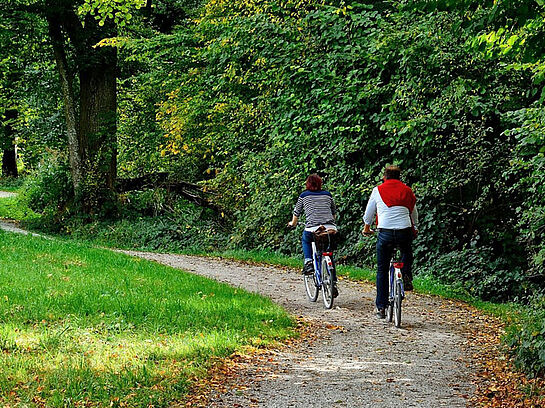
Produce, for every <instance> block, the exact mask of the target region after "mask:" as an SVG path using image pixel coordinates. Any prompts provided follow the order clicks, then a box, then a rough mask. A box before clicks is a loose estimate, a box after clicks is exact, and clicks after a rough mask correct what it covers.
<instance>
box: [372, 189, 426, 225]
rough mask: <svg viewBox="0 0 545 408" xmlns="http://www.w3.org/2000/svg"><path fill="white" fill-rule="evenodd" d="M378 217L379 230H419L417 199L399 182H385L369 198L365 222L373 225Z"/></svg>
mask: <svg viewBox="0 0 545 408" xmlns="http://www.w3.org/2000/svg"><path fill="white" fill-rule="evenodd" d="M375 215H377V216H378V217H377V218H378V221H377V228H386V229H395V230H397V229H405V228H410V227H414V228H415V229H418V227H417V226H418V210H417V209H416V197H415V195H414V193H413V191H412V190H411V188H410V187H408V186H407V185H405V184H403V183H402V182H401V181H399V180H395V179H388V180H384V183H382V184H381V185H380V186H378V187H375V188H374V189H373V192H372V193H371V197H369V201H368V203H367V208H366V209H365V215H364V216H363V221H364V222H365V223H366V224H368V225H371V224H373V221H374V220H375Z"/></svg>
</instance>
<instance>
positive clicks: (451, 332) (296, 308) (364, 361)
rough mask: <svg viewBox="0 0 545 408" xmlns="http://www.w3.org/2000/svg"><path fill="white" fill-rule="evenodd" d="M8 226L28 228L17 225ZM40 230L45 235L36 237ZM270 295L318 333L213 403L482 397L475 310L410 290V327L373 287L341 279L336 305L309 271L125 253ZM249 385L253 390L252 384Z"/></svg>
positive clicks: (382, 407) (449, 402)
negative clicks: (380, 311) (379, 312)
mask: <svg viewBox="0 0 545 408" xmlns="http://www.w3.org/2000/svg"><path fill="white" fill-rule="evenodd" d="M0 228H2V229H6V230H8V231H12V232H18V233H27V232H26V231H24V230H22V229H20V228H18V227H17V226H16V225H14V224H13V223H11V222H7V221H0ZM33 235H37V234H33ZM121 252H125V253H127V254H130V255H132V256H138V257H141V258H146V259H150V260H153V261H156V262H160V263H162V264H166V265H170V266H173V267H175V268H180V269H183V270H186V271H189V272H192V273H196V274H199V275H203V276H207V277H210V278H213V279H216V280H218V281H221V282H225V283H228V284H230V285H233V286H237V287H241V288H244V289H246V290H249V291H252V292H257V293H260V294H262V295H265V296H268V297H269V298H271V299H272V300H273V301H275V302H276V303H279V304H280V305H282V306H283V307H285V308H286V309H287V310H288V311H289V312H291V313H292V314H294V315H295V316H300V317H302V318H304V319H305V320H307V321H309V322H310V323H311V327H312V330H314V331H315V332H316V334H317V335H316V336H308V337H307V338H305V339H304V340H303V341H301V342H298V343H297V344H296V345H295V346H292V347H288V348H285V349H284V350H281V351H277V352H273V355H272V359H269V358H267V359H265V362H264V363H263V362H258V363H248V364H246V366H245V367H244V368H243V369H242V370H241V371H239V373H238V375H237V378H235V379H233V384H236V385H237V386H236V387H231V389H230V390H228V391H227V392H223V393H215V394H214V395H212V396H211V398H210V401H209V402H208V405H207V406H210V407H271V408H272V407H278V408H281V407H282V408H284V407H325V406H332V407H375V408H388V407H395V408H398V407H415V408H416V407H418V408H427V407H429V408H437V407H449V408H458V407H466V405H467V401H468V396H471V395H472V394H473V386H472V381H471V380H472V370H471V368H468V366H467V362H468V361H470V360H471V357H470V354H472V351H471V350H469V349H468V347H466V345H467V344H468V341H467V339H466V336H467V332H466V330H465V327H466V325H467V324H468V323H467V322H470V321H473V320H474V319H472V316H471V312H470V311H469V309H468V308H466V307H462V306H461V305H460V304H459V303H457V302H452V301H448V300H443V299H440V298H437V297H432V296H425V295H418V294H414V293H410V294H408V296H407V299H406V301H405V302H404V309H403V327H402V328H401V329H396V328H394V327H393V325H391V324H388V323H386V322H385V320H379V319H377V318H376V317H375V315H374V306H373V304H374V296H375V293H374V291H375V289H374V286H373V285H370V284H361V283H354V282H349V281H345V280H343V281H341V282H339V291H340V296H339V298H337V299H336V302H335V306H334V308H333V309H332V310H325V309H324V307H323V305H322V304H321V303H320V301H321V298H318V302H317V303H311V302H309V301H308V300H307V298H306V295H305V292H304V287H303V282H302V278H301V275H300V274H299V273H298V272H295V271H289V270H283V269H278V268H274V267H265V266H253V265H247V264H242V263H238V262H233V261H226V260H220V259H211V258H200V257H193V256H185V255H171V254H154V253H148V252H135V251H121ZM245 385H246V387H245Z"/></svg>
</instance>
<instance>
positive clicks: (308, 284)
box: [303, 273, 318, 302]
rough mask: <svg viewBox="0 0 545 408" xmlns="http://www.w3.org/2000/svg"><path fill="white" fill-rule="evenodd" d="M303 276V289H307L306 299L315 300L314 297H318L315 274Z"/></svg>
mask: <svg viewBox="0 0 545 408" xmlns="http://www.w3.org/2000/svg"><path fill="white" fill-rule="evenodd" d="M303 278H304V280H305V289H306V291H307V296H308V299H309V300H310V301H311V302H316V299H318V286H317V285H316V276H315V274H314V273H313V274H312V275H304V277H303Z"/></svg>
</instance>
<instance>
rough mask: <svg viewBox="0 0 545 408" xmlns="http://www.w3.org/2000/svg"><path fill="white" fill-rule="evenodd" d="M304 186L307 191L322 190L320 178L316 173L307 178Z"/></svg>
mask: <svg viewBox="0 0 545 408" xmlns="http://www.w3.org/2000/svg"><path fill="white" fill-rule="evenodd" d="M305 185H306V188H307V190H309V191H320V190H321V189H322V178H321V177H320V176H319V175H317V174H316V173H314V174H311V175H310V176H308V177H307V182H306V183H305Z"/></svg>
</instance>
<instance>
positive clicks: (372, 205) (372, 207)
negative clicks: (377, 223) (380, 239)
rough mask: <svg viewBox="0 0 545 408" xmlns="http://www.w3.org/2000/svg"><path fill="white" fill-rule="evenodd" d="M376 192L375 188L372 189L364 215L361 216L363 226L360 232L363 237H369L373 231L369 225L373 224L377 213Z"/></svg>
mask: <svg viewBox="0 0 545 408" xmlns="http://www.w3.org/2000/svg"><path fill="white" fill-rule="evenodd" d="M376 191H377V190H376V188H374V189H373V192H372V193H371V197H369V201H368V202H367V207H366V208H365V214H364V216H363V223H364V224H365V225H364V227H363V231H362V234H364V235H369V234H372V233H373V231H372V230H371V224H373V220H374V218H375V215H376V213H377V199H376Z"/></svg>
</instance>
